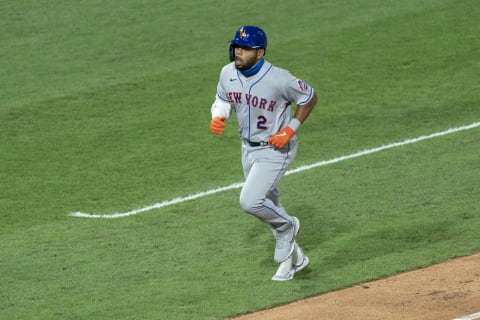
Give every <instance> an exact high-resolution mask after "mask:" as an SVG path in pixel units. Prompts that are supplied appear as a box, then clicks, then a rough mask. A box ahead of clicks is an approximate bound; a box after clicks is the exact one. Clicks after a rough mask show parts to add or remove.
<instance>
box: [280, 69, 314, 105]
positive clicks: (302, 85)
mask: <svg viewBox="0 0 480 320" xmlns="http://www.w3.org/2000/svg"><path fill="white" fill-rule="evenodd" d="M313 93H314V90H313V88H312V87H310V86H309V85H308V84H307V83H306V82H305V81H303V80H302V79H299V78H296V77H294V76H293V75H292V74H291V73H289V72H288V76H287V83H286V95H287V99H288V100H289V101H291V102H294V103H295V104H297V105H304V104H307V103H308V102H309V101H310V100H311V99H312V97H313Z"/></svg>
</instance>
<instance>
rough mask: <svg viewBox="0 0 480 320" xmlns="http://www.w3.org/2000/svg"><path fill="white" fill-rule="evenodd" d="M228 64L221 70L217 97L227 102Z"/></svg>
mask: <svg viewBox="0 0 480 320" xmlns="http://www.w3.org/2000/svg"><path fill="white" fill-rule="evenodd" d="M226 68H227V66H225V67H223V69H222V71H221V72H220V77H219V79H218V84H217V95H216V98H217V99H219V100H222V101H225V102H228V98H227V94H226V90H225V86H224V83H226V82H225V79H226V78H227V70H226Z"/></svg>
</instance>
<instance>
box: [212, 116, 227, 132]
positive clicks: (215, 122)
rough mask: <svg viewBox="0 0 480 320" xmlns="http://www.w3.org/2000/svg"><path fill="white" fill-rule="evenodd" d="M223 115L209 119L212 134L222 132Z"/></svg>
mask: <svg viewBox="0 0 480 320" xmlns="http://www.w3.org/2000/svg"><path fill="white" fill-rule="evenodd" d="M225 119H226V118H225V117H216V118H213V119H212V120H211V121H210V131H211V132H212V133H214V134H222V133H223V131H224V130H225V126H226V125H227V124H226V123H225Z"/></svg>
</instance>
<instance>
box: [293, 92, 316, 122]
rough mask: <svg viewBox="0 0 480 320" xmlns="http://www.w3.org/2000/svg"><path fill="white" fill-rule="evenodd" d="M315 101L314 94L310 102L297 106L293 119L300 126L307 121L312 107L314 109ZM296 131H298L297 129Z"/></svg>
mask: <svg viewBox="0 0 480 320" xmlns="http://www.w3.org/2000/svg"><path fill="white" fill-rule="evenodd" d="M317 99H318V98H317V94H316V93H315V92H314V93H313V96H312V99H310V101H308V102H307V103H306V104H304V105H298V106H297V109H296V110H295V115H294V116H293V119H297V120H298V121H299V122H300V124H302V123H303V122H304V121H305V120H307V118H308V116H309V115H310V113H311V112H312V110H313V107H315V105H316V104H317ZM296 129H298V127H297V128H296ZM296 129H295V130H296Z"/></svg>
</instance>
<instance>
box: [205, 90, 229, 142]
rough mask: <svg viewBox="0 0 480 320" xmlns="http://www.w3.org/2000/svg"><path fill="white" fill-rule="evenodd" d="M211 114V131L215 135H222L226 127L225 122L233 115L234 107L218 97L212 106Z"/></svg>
mask: <svg viewBox="0 0 480 320" xmlns="http://www.w3.org/2000/svg"><path fill="white" fill-rule="evenodd" d="M211 112H212V120H211V121H210V131H211V132H212V133H214V134H222V133H223V131H224V130H225V126H226V123H225V120H227V119H228V118H230V115H231V114H232V106H231V105H230V103H228V102H226V101H223V100H221V99H220V98H218V97H217V98H216V99H215V101H214V102H213V104H212V108H211Z"/></svg>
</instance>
